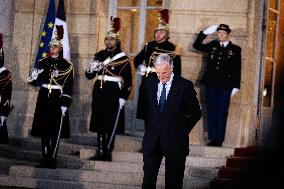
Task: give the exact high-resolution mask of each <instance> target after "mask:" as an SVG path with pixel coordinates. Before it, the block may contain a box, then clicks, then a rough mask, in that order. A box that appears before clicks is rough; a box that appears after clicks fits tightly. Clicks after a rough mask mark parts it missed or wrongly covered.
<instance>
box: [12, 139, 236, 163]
mask: <svg viewBox="0 0 284 189" xmlns="http://www.w3.org/2000/svg"><path fill="white" fill-rule="evenodd" d="M79 136H81V135H79ZM86 136H89V137H96V135H95V134H92V135H90V134H88V135H86ZM10 144H11V145H13V146H17V147H21V148H24V149H28V150H38V151H40V150H41V144H40V139H39V138H35V137H26V138H12V139H11V142H10ZM140 146H141V140H140V139H139V138H135V137H129V136H124V135H118V136H117V137H116V143H115V149H114V151H122V152H137V151H138V150H139V149H140ZM85 149H86V150H85ZM94 149H95V147H94V146H87V145H79V144H73V143H70V141H68V140H66V139H64V140H61V143H60V147H59V153H66V154H77V155H78V154H79V152H80V156H81V158H82V159H89V158H90V157H91V156H92V155H93V154H94V152H93V151H94ZM233 154H234V148H229V147H222V148H220V147H208V146H203V145H190V155H191V156H201V157H212V158H213V157H217V158H219V157H228V156H230V155H233Z"/></svg>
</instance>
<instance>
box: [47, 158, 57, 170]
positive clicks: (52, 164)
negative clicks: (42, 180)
mask: <svg viewBox="0 0 284 189" xmlns="http://www.w3.org/2000/svg"><path fill="white" fill-rule="evenodd" d="M56 167H57V161H56V159H53V158H52V159H50V160H49V162H48V167H47V168H49V169H56Z"/></svg>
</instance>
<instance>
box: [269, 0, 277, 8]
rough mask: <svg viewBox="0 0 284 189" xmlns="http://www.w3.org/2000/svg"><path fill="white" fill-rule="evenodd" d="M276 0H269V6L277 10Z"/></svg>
mask: <svg viewBox="0 0 284 189" xmlns="http://www.w3.org/2000/svg"><path fill="white" fill-rule="evenodd" d="M277 2H278V0H269V8H272V9H275V10H278V7H277Z"/></svg>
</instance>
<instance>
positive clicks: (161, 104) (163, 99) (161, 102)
mask: <svg viewBox="0 0 284 189" xmlns="http://www.w3.org/2000/svg"><path fill="white" fill-rule="evenodd" d="M166 98H167V94H166V84H164V83H163V89H162V92H161V96H160V100H159V107H160V112H163V111H164V107H165V102H166Z"/></svg>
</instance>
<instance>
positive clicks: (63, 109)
mask: <svg viewBox="0 0 284 189" xmlns="http://www.w3.org/2000/svg"><path fill="white" fill-rule="evenodd" d="M66 111H67V107H66V106H61V112H62V115H63V116H65V113H66Z"/></svg>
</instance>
